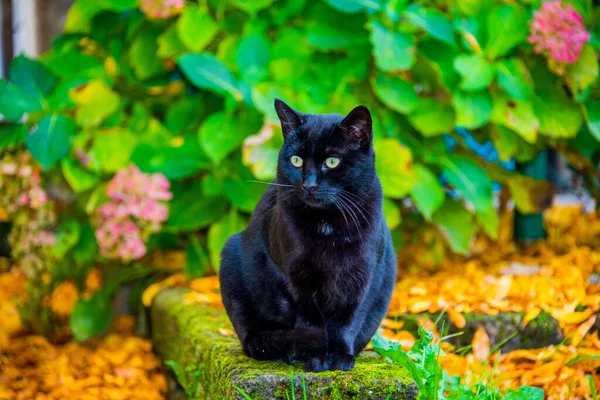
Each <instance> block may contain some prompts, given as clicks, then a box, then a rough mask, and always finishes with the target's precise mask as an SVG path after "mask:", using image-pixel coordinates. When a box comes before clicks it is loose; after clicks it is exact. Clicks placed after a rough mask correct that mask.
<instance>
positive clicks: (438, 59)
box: [415, 39, 460, 92]
mask: <svg viewBox="0 0 600 400" xmlns="http://www.w3.org/2000/svg"><path fill="white" fill-rule="evenodd" d="M419 54H420V55H422V56H423V62H429V64H430V66H431V68H432V69H433V70H434V71H435V73H436V75H437V76H438V78H439V84H441V85H443V86H445V87H446V88H447V89H448V90H449V91H450V92H452V91H454V90H456V87H457V86H458V83H459V80H460V75H459V74H458V73H457V72H456V70H455V69H454V56H455V54H456V51H455V50H454V49H453V48H452V47H451V46H448V45H446V44H443V43H440V42H439V41H437V40H431V39H430V40H421V41H420V42H419ZM415 72H418V71H416V70H415ZM436 85H437V83H436Z"/></svg>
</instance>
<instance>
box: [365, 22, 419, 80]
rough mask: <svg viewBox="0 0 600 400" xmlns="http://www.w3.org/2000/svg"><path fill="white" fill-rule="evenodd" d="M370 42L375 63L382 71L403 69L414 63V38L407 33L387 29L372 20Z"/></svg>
mask: <svg viewBox="0 0 600 400" xmlns="http://www.w3.org/2000/svg"><path fill="white" fill-rule="evenodd" d="M370 27H371V36H370V37H371V44H372V45H373V57H375V65H377V68H379V69H380V70H382V71H388V72H391V71H404V70H407V69H410V68H411V67H412V66H413V65H414V63H415V53H416V49H415V39H414V37H413V36H412V35H411V34H409V33H404V32H394V31H390V30H388V29H387V28H386V27H385V26H383V25H382V24H381V23H380V22H377V21H373V22H371V23H370Z"/></svg>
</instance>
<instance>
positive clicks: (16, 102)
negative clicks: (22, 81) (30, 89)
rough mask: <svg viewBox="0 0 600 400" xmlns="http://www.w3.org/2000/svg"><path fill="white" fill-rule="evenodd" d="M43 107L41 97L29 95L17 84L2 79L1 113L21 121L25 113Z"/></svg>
mask: <svg viewBox="0 0 600 400" xmlns="http://www.w3.org/2000/svg"><path fill="white" fill-rule="evenodd" d="M42 109H43V105H42V104H41V103H40V102H39V99H37V98H35V97H31V96H28V95H27V94H26V93H25V92H24V91H23V89H21V88H20V87H19V86H17V85H16V84H14V83H10V82H7V81H5V80H3V79H0V115H3V116H4V117H5V118H6V119H8V120H10V121H19V120H20V119H21V117H22V116H23V114H25V113H29V112H34V111H42Z"/></svg>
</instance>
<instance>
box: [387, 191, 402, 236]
mask: <svg viewBox="0 0 600 400" xmlns="http://www.w3.org/2000/svg"><path fill="white" fill-rule="evenodd" d="M383 215H384V216H385V222H386V223H387V226H388V228H389V229H390V230H394V229H396V228H397V227H398V226H399V225H400V222H402V216H401V214H400V207H398V205H397V204H396V203H394V201H392V200H390V199H386V198H384V199H383Z"/></svg>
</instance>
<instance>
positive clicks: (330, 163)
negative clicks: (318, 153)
mask: <svg viewBox="0 0 600 400" xmlns="http://www.w3.org/2000/svg"><path fill="white" fill-rule="evenodd" d="M325 165H326V166H327V168H335V167H337V166H338V165H340V159H339V158H337V157H329V158H328V159H327V160H325Z"/></svg>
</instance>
